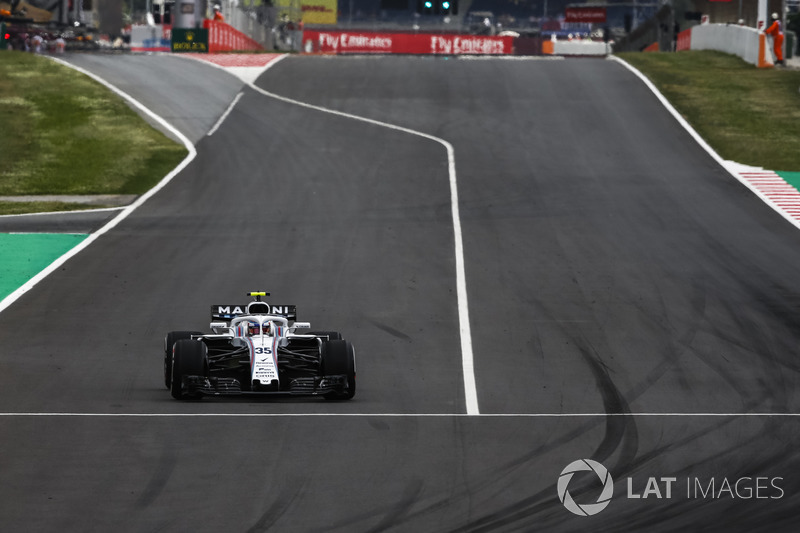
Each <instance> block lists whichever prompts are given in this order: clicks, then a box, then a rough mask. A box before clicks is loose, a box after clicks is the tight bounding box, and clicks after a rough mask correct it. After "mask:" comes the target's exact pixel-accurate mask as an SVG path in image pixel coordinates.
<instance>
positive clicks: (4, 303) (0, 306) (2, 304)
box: [0, 57, 197, 313]
mask: <svg viewBox="0 0 800 533" xmlns="http://www.w3.org/2000/svg"><path fill="white" fill-rule="evenodd" d="M50 59H52V60H53V61H55V62H57V63H60V64H62V65H65V66H67V67H69V68H71V69H74V70H77V71H78V72H80V73H81V74H85V75H86V76H89V77H90V78H92V79H93V80H95V81H97V82H98V83H100V84H102V85H104V86H106V87H107V88H108V89H110V90H111V91H113V92H114V93H116V94H117V95H119V96H120V97H122V98H124V99H125V100H127V101H128V102H130V104H131V105H133V106H134V107H136V108H137V109H139V110H140V111H141V112H143V113H145V114H146V115H147V116H149V117H150V118H152V119H153V120H155V121H156V122H158V123H159V124H161V125H162V126H164V127H165V128H167V129H168V130H169V131H170V132H171V133H173V134H174V135H175V136H176V137H177V138H178V139H180V140H181V142H183V145H184V146H185V147H186V149H187V150H188V151H189V154H188V155H187V156H186V157H185V158H184V159H183V161H181V162H180V164H179V165H178V166H177V167H175V168H174V169H173V170H172V172H170V173H169V174H167V175H166V176H164V178H163V179H162V180H161V181H159V182H158V183H157V184H156V185H155V187H153V188H152V189H150V190H149V191H147V192H146V193H144V194H143V195H141V196H140V197H139V198H137V199H136V201H135V202H133V203H132V204H130V205H129V206H127V207H125V208H124V209H123V210H122V211H121V212H120V213H119V214H118V215H117V216H115V217H114V218H112V219H111V220H109V221H108V222H107V223H106V225H105V226H103V227H102V228H100V229H99V230H97V231H96V232H94V233H92V234H91V235H89V236H88V237H87V238H86V239H84V240H83V241H81V243H80V244H78V245H77V246H75V247H74V248H72V249H71V250H70V251H68V252H67V253H65V254H64V255H62V256H61V257H59V258H58V259H56V260H55V261H53V262H52V263H50V265H49V266H48V267H47V268H45V269H44V270H42V271H41V272H39V273H38V274H36V275H35V276H34V277H33V278H31V279H30V280H28V282H27V283H25V284H24V285H23V286H22V287H20V288H19V289H17V290H15V291H14V292H12V293H11V294H9V295H8V296H6V297H5V298H4V299H3V300H0V313H2V312H3V311H4V310H5V309H7V308H8V306H10V305H11V304H13V303H14V302H16V301H17V300H18V299H19V298H20V297H21V296H22V295H23V294H25V293H26V292H28V291H29V290H31V289H32V288H33V287H34V286H35V285H36V284H37V283H39V282H40V281H42V280H43V279H44V278H46V277H47V276H49V275H50V274H52V273H53V272H55V271H56V270H58V268H59V267H61V265H63V264H64V263H66V262H67V261H68V260H69V259H71V258H72V257H73V256H75V255H78V254H79V253H80V252H82V251H83V250H84V249H85V248H87V247H88V246H89V245H90V244H92V243H93V242H94V241H96V240H97V238H98V237H100V236H101V235H103V234H104V233H106V232H107V231H109V230H110V229H112V228H113V227H115V226H116V225H117V224H119V223H120V222H122V221H123V220H125V219H126V218H128V215H130V214H131V213H133V212H134V211H135V210H136V209H138V208H139V206H140V205H142V204H143V203H145V202H146V201H147V200H148V199H150V197H151V196H153V195H154V194H156V193H157V192H158V191H160V190H161V189H163V188H164V186H166V184H167V183H169V182H170V181H172V178H174V177H175V176H177V175H178V173H180V172H181V171H182V170H183V169H184V168H186V166H187V165H188V164H189V163H190V162H191V161H192V160H193V159H194V158H195V156H197V151H196V150H195V149H194V145H193V144H192V142H191V141H190V140H189V139H188V138H187V137H186V136H185V135H184V134H182V133H181V132H180V131H178V130H177V128H175V127H173V126H172V125H171V124H169V123H168V122H167V121H166V120H164V119H163V118H161V117H160V116H158V115H156V114H155V113H153V112H152V111H151V110H150V109H148V108H146V107H145V106H144V105H143V104H141V103H140V102H139V101H137V100H136V99H134V98H133V97H132V96H130V95H129V94H127V93H125V92H123V91H121V90H120V89H118V88H117V87H115V86H114V85H111V84H110V83H109V82H107V81H106V80H104V79H103V78H101V77H99V76H97V75H95V74H92V73H91V72H89V71H88V70H86V69H82V68H80V67H77V66H75V65H72V64H70V63H67V62H66V61H63V60H61V59H57V58H54V57H51V58H50Z"/></svg>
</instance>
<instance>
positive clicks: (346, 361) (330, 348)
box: [322, 340, 356, 400]
mask: <svg viewBox="0 0 800 533" xmlns="http://www.w3.org/2000/svg"><path fill="white" fill-rule="evenodd" d="M322 346H323V348H322V349H323V352H322V373H323V375H325V376H337V375H345V376H347V385H345V387H344V388H343V390H341V391H334V392H329V393H328V394H326V395H325V399H326V400H349V399H351V398H352V397H353V396H355V395H356V350H355V348H353V345H352V344H350V342H349V341H345V340H332V341H328V342H325V343H323V345H322Z"/></svg>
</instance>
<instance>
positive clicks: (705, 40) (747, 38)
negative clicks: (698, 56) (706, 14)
mask: <svg viewBox="0 0 800 533" xmlns="http://www.w3.org/2000/svg"><path fill="white" fill-rule="evenodd" d="M691 49H692V50H718V51H720V52H726V53H728V54H734V55H737V56H739V57H741V58H742V59H744V60H745V61H747V62H748V63H751V64H753V65H758V51H759V34H758V30H756V29H755V28H748V27H747V26H737V25H733V24H730V25H729V24H701V25H700V26H694V27H693V28H692V44H691ZM767 59H768V60H769V59H770V56H769V55H767Z"/></svg>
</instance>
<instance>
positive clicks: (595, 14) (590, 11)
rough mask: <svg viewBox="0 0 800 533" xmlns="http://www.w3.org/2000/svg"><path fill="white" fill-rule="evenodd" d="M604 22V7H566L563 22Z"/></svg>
mask: <svg viewBox="0 0 800 533" xmlns="http://www.w3.org/2000/svg"><path fill="white" fill-rule="evenodd" d="M605 21H606V8H604V7H568V8H566V12H565V13H564V22H592V23H596V24H602V23H604V22H605Z"/></svg>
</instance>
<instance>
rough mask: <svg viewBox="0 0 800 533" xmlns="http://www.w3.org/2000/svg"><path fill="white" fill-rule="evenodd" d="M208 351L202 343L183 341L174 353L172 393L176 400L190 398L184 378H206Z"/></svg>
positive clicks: (189, 340) (175, 348) (176, 345)
mask: <svg viewBox="0 0 800 533" xmlns="http://www.w3.org/2000/svg"><path fill="white" fill-rule="evenodd" d="M207 354H208V349H207V348H206V345H205V344H204V343H202V342H200V341H195V340H191V339H181V340H179V341H178V342H176V343H175V347H174V349H173V352H172V382H171V386H170V392H171V393H172V397H173V398H175V399H176V400H185V399H187V398H189V397H190V395H189V394H186V393H185V392H184V390H183V378H184V376H206V375H207V372H206V369H207V368H208V363H207V361H206V359H207Z"/></svg>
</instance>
